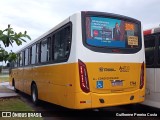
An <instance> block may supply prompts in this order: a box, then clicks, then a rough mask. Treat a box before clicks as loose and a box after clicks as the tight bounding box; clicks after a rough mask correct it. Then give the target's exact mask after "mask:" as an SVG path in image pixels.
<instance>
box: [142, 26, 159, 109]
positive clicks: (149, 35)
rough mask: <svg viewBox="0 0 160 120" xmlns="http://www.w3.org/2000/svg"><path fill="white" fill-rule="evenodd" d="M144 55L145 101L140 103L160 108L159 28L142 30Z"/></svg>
mask: <svg viewBox="0 0 160 120" xmlns="http://www.w3.org/2000/svg"><path fill="white" fill-rule="evenodd" d="M143 33H144V43H145V54H146V66H147V69H146V71H147V72H146V74H147V84H146V99H145V101H144V102H143V103H142V104H144V105H149V106H152V107H156V108H160V87H159V85H160V75H159V73H160V59H159V58H160V47H159V46H160V27H155V28H151V29H148V30H144V31H143Z"/></svg>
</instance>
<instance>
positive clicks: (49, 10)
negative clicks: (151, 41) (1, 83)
mask: <svg viewBox="0 0 160 120" xmlns="http://www.w3.org/2000/svg"><path fill="white" fill-rule="evenodd" d="M0 4H1V7H0V29H1V30H3V29H5V28H7V26H8V24H10V25H11V27H12V28H13V29H14V30H15V31H16V32H20V31H21V32H23V31H25V30H26V31H27V33H28V35H29V36H30V37H31V39H32V40H34V39H36V38H37V37H39V36H40V35H42V34H43V33H45V32H47V31H48V30H50V29H51V28H53V27H54V26H55V25H57V24H58V23H60V22H61V21H63V20H64V19H65V18H67V17H68V16H70V15H72V14H74V13H76V12H77V11H102V12H109V13H116V14H120V15H125V16H129V17H132V18H135V19H138V20H140V21H141V22H142V26H143V29H148V28H152V27H157V26H159V25H160V15H159V13H158V12H159V11H160V0H0ZM32 40H31V41H32ZM31 41H30V40H27V42H26V43H23V45H22V46H17V45H16V44H14V45H13V47H9V48H7V50H8V51H10V50H12V51H14V52H16V51H17V50H19V49H20V48H22V47H23V46H25V45H26V44H28V43H29V42H31Z"/></svg>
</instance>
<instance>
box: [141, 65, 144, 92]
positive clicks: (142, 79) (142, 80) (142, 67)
mask: <svg viewBox="0 0 160 120" xmlns="http://www.w3.org/2000/svg"><path fill="white" fill-rule="evenodd" d="M143 86H144V62H143V63H142V65H141V74H140V89H142V88H143Z"/></svg>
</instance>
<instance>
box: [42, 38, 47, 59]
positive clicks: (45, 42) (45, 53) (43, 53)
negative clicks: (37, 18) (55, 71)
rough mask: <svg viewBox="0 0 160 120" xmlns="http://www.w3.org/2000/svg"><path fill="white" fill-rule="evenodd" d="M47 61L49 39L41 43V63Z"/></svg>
mask: <svg viewBox="0 0 160 120" xmlns="http://www.w3.org/2000/svg"><path fill="white" fill-rule="evenodd" d="M46 61H47V39H44V40H42V41H41V62H46Z"/></svg>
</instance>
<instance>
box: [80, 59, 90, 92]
mask: <svg viewBox="0 0 160 120" xmlns="http://www.w3.org/2000/svg"><path fill="white" fill-rule="evenodd" d="M78 65H79V76H80V86H81V89H82V91H83V92H85V93H88V92H90V89H89V81H88V73H87V68H86V65H85V64H84V63H83V62H82V61H81V60H78Z"/></svg>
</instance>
